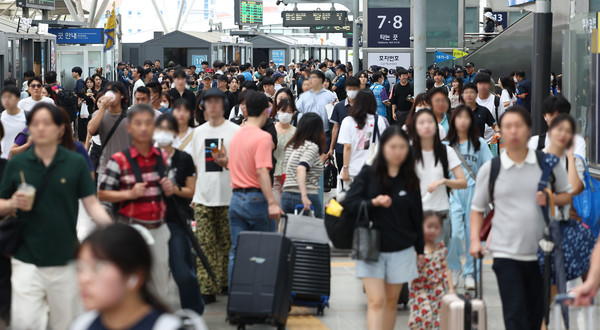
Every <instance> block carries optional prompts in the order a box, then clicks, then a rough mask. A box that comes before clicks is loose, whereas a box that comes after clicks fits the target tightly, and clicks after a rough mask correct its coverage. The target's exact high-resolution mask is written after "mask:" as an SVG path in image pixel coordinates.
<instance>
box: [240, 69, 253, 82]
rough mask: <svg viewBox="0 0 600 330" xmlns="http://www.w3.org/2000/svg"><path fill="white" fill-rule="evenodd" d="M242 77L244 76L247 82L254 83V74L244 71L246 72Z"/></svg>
mask: <svg viewBox="0 0 600 330" xmlns="http://www.w3.org/2000/svg"><path fill="white" fill-rule="evenodd" d="M242 76H244V78H246V81H252V73H250V72H248V71H244V72H242Z"/></svg>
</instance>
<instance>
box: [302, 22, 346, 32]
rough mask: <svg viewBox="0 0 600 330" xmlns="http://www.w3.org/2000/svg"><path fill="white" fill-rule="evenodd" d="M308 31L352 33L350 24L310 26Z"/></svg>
mask: <svg viewBox="0 0 600 330" xmlns="http://www.w3.org/2000/svg"><path fill="white" fill-rule="evenodd" d="M310 33H352V24H351V23H348V24H347V25H324V26H311V27H310Z"/></svg>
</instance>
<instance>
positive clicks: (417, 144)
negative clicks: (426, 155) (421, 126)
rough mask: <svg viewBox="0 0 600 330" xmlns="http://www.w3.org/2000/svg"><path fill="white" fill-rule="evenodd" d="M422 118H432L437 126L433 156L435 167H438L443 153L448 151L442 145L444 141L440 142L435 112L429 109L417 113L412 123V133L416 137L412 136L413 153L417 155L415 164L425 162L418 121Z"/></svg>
mask: <svg viewBox="0 0 600 330" xmlns="http://www.w3.org/2000/svg"><path fill="white" fill-rule="evenodd" d="M421 116H431V118H432V119H433V123H434V124H435V134H434V136H433V155H434V157H435V163H434V165H437V163H438V161H439V160H440V157H442V156H441V155H442V153H443V152H445V151H446V149H445V148H446V147H445V146H444V145H443V144H442V141H440V132H439V126H438V124H437V119H435V115H434V114H433V111H431V110H429V109H423V110H420V111H419V112H417V113H416V114H415V117H414V119H413V122H412V123H411V126H412V128H411V131H412V132H414V135H411V138H412V143H413V151H414V153H415V163H418V162H423V152H422V150H421V137H420V136H419V134H418V133H417V120H418V119H419V117H421Z"/></svg>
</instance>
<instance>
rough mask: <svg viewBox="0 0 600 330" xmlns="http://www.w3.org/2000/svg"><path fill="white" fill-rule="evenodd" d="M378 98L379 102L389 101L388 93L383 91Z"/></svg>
mask: <svg viewBox="0 0 600 330" xmlns="http://www.w3.org/2000/svg"><path fill="white" fill-rule="evenodd" d="M379 96H381V100H382V101H385V100H388V99H389V96H388V93H387V91H386V90H385V88H384V89H382V90H381V94H379Z"/></svg>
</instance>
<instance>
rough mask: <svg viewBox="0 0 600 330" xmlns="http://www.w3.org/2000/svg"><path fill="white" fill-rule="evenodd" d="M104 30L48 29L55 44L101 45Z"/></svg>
mask: <svg viewBox="0 0 600 330" xmlns="http://www.w3.org/2000/svg"><path fill="white" fill-rule="evenodd" d="M103 30H104V29H48V33H52V34H54V35H56V43H57V44H103V43H104V39H103V35H104V33H103Z"/></svg>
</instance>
